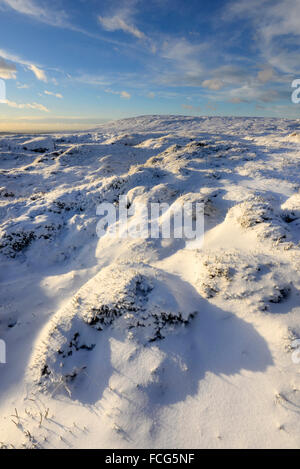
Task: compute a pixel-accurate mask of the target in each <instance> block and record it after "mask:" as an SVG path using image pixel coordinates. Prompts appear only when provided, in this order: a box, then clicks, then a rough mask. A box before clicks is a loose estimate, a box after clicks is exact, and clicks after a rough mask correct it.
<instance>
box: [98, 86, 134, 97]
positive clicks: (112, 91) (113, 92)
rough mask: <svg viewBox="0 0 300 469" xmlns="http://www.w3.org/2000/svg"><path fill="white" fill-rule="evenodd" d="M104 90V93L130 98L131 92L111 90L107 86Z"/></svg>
mask: <svg viewBox="0 0 300 469" xmlns="http://www.w3.org/2000/svg"><path fill="white" fill-rule="evenodd" d="M104 91H105V93H111V94H116V95H118V96H120V97H121V98H124V99H130V98H131V94H130V93H128V92H127V91H114V90H111V89H110V88H107V89H106V90H104Z"/></svg>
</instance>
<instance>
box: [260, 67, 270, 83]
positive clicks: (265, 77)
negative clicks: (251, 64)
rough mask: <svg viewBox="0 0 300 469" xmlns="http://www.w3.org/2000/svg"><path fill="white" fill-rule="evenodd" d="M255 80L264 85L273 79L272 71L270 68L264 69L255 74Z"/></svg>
mask: <svg viewBox="0 0 300 469" xmlns="http://www.w3.org/2000/svg"><path fill="white" fill-rule="evenodd" d="M257 78H258V80H259V81H260V82H262V83H266V82H268V81H271V80H272V78H274V70H273V69H272V68H264V69H263V70H261V71H260V72H258V74H257Z"/></svg>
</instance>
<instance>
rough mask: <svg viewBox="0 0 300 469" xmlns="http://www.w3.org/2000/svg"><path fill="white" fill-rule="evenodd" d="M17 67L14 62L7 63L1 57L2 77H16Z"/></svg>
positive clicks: (0, 68) (8, 78) (0, 74)
mask: <svg viewBox="0 0 300 469" xmlns="http://www.w3.org/2000/svg"><path fill="white" fill-rule="evenodd" d="M16 76H17V69H16V66H15V65H14V64H9V63H7V62H6V61H5V60H4V59H2V58H1V57H0V78H4V79H5V80H10V79H14V80H15V79H16Z"/></svg>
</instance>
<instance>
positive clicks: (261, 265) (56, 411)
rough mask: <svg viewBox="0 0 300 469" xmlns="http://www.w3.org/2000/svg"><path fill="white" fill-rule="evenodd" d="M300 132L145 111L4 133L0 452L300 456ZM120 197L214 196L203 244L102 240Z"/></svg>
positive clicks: (285, 126)
mask: <svg viewBox="0 0 300 469" xmlns="http://www.w3.org/2000/svg"><path fill="white" fill-rule="evenodd" d="M299 135H300V121H299V120H298V121H297V120H295V121H292V120H285V119H262V118H257V119H255V118H221V117H220V118H205V117H203V118H192V117H183V116H142V117H139V118H132V119H124V120H121V121H114V122H110V123H106V124H103V125H100V126H98V127H97V128H95V129H92V130H90V131H89V132H78V133H76V134H52V135H40V136H37V137H35V138H32V136H28V135H4V136H1V137H0V161H1V171H0V198H1V206H0V222H1V224H0V263H1V274H0V288H1V305H0V306H1V314H0V339H2V340H4V341H5V343H6V347H7V351H6V352H7V363H6V364H0V373H1V383H0V395H1V400H0V446H1V445H2V447H3V448H5V447H15V448H22V447H26V448H27V447H36V448H40V447H41V448H74V447H76V448H77V447H79V448H232V447H235V448H295V447H299V444H300V421H299V406H300V368H299V364H297V363H295V360H294V361H293V360H292V353H293V351H294V350H295V346H294V344H295V342H294V341H295V340H296V339H299V338H300V321H299V319H300V297H299V295H300V255H299V248H300V235H299V228H300V175H299V174H300V173H299V167H300V147H299ZM121 195H122V196H124V195H127V196H128V201H129V204H130V205H131V206H132V205H133V206H134V205H135V204H139V203H143V204H150V203H153V202H160V203H166V202H167V203H168V204H170V205H171V204H174V203H176V202H179V203H183V202H185V201H193V202H199V203H204V215H205V237H204V243H203V245H202V246H200V247H199V246H198V245H197V246H196V245H195V246H194V247H193V246H192V247H191V245H189V246H188V245H187V244H186V243H185V241H184V240H182V239H176V238H170V239H152V238H151V237H148V238H146V239H140V238H134V237H130V238H116V237H111V236H110V233H109V232H107V233H106V234H105V235H104V236H102V237H100V238H98V236H97V234H96V227H97V223H98V222H99V217H98V216H97V214H96V208H97V206H98V205H99V204H100V203H101V202H111V203H114V204H118V199H119V196H121ZM137 216H138V215H137V213H136V214H135V215H133V216H132V217H131V220H132V222H134V220H135V219H136V217H137Z"/></svg>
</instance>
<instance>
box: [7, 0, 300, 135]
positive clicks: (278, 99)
mask: <svg viewBox="0 0 300 469" xmlns="http://www.w3.org/2000/svg"><path fill="white" fill-rule="evenodd" d="M299 18H300V1H299V0H251V1H249V0H239V1H238V0H210V1H209V2H208V1H207V0H189V1H186V0H123V1H120V0H52V1H51V2H49V1H48V0H0V79H1V80H3V81H4V82H5V85H6V99H5V101H4V102H1V103H0V131H1V130H2V131H3V130H4V131H6V130H20V131H22V130H25V129H37V130H40V129H45V130H46V129H47V130H50V129H54V130H56V129H68V128H89V127H92V126H93V125H94V124H97V123H101V122H102V120H104V119H105V120H110V119H119V118H124V117H131V116H138V115H145V114H176V115H180V114H182V115H192V116H214V115H218V116H219V115H221V116H224V115H230V116H231V115H233V116H262V117H288V118H300V104H294V103H292V101H291V94H292V91H293V89H292V87H291V84H292V82H293V81H294V80H295V79H299V78H300V60H299V59H300V54H299V52H300V28H299ZM2 84H3V82H2ZM0 98H1V96H0Z"/></svg>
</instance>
